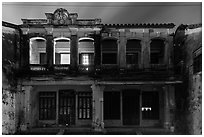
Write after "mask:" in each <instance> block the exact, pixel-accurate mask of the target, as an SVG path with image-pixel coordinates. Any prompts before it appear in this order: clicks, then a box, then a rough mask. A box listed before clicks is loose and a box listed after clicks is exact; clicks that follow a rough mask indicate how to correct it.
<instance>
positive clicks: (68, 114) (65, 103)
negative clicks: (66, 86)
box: [59, 90, 75, 125]
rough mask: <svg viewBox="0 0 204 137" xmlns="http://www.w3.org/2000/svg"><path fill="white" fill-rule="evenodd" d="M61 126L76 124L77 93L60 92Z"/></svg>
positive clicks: (71, 91)
mask: <svg viewBox="0 0 204 137" xmlns="http://www.w3.org/2000/svg"><path fill="white" fill-rule="evenodd" d="M59 124H61V125H74V124H75V92H74V91H73V90H63V91H59Z"/></svg>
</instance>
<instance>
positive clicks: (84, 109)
mask: <svg viewBox="0 0 204 137" xmlns="http://www.w3.org/2000/svg"><path fill="white" fill-rule="evenodd" d="M91 118H92V93H91V92H79V93H78V119H91Z"/></svg>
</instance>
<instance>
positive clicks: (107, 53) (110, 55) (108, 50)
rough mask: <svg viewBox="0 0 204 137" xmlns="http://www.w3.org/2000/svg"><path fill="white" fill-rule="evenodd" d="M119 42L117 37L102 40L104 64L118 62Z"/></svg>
mask: <svg viewBox="0 0 204 137" xmlns="http://www.w3.org/2000/svg"><path fill="white" fill-rule="evenodd" d="M117 53H118V44H117V40H116V39H104V40H103V41H102V64H117Z"/></svg>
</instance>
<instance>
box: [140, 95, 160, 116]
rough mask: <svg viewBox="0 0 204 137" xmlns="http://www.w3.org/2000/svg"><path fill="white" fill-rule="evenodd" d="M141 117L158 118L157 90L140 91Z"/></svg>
mask: <svg viewBox="0 0 204 137" xmlns="http://www.w3.org/2000/svg"><path fill="white" fill-rule="evenodd" d="M142 119H152V120H157V119H159V94H158V92H147V91H146V92H143V93H142Z"/></svg>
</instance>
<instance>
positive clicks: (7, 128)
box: [2, 27, 19, 134]
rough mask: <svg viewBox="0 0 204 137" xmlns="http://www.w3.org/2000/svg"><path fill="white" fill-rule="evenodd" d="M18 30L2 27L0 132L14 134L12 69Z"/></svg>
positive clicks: (14, 99) (14, 112)
mask: <svg viewBox="0 0 204 137" xmlns="http://www.w3.org/2000/svg"><path fill="white" fill-rule="evenodd" d="M17 35H18V32H17V31H16V30H15V29H12V28H8V27H2V50H3V51H2V134H14V133H15V132H16V131H17V127H18V121H19V120H18V117H16V116H17V115H16V110H17V108H16V102H17V100H16V90H17V89H16V79H15V73H14V69H15V68H16V67H17V64H16V62H15V60H16V56H15V55H16V54H15V48H16V47H17V46H18V43H17V42H18V41H17Z"/></svg>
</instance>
